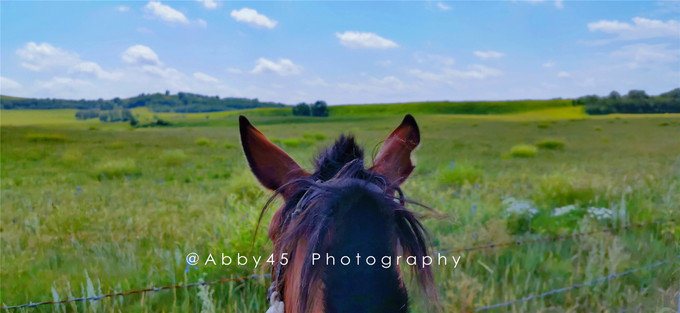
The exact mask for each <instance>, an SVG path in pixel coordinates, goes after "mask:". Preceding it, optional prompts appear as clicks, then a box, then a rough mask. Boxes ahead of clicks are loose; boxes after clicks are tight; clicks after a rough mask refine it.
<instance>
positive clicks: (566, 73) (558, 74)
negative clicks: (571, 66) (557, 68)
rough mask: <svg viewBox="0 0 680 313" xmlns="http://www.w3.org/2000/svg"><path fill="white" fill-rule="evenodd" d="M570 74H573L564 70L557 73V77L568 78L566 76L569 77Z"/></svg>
mask: <svg viewBox="0 0 680 313" xmlns="http://www.w3.org/2000/svg"><path fill="white" fill-rule="evenodd" d="M569 76H571V74H569V72H564V71H562V72H559V73H557V77H561V78H566V77H569Z"/></svg>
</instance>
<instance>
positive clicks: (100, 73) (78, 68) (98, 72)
mask: <svg viewBox="0 0 680 313" xmlns="http://www.w3.org/2000/svg"><path fill="white" fill-rule="evenodd" d="M69 72H70V73H85V74H90V75H94V76H95V77H97V78H101V79H109V80H117V79H120V78H121V77H122V76H123V75H122V73H120V72H116V73H111V72H107V71H105V70H104V69H102V67H101V66H99V64H97V63H95V62H81V63H78V64H76V65H75V66H73V67H72V68H71V69H70V70H69Z"/></svg>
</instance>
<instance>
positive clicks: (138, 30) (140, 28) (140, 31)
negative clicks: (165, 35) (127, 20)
mask: <svg viewBox="0 0 680 313" xmlns="http://www.w3.org/2000/svg"><path fill="white" fill-rule="evenodd" d="M136 30H137V32H138V33H142V34H147V35H151V34H153V31H152V30H150V29H148V28H145V27H137V29H136Z"/></svg>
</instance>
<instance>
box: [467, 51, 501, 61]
mask: <svg viewBox="0 0 680 313" xmlns="http://www.w3.org/2000/svg"><path fill="white" fill-rule="evenodd" d="M474 53H475V55H476V56H477V57H479V58H480V59H482V60H487V59H499V58H502V57H503V56H504V55H505V53H502V52H498V51H493V50H488V51H475V52H474Z"/></svg>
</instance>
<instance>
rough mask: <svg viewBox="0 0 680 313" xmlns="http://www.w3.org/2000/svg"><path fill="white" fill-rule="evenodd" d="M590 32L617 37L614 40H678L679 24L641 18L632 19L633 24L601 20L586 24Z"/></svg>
mask: <svg viewBox="0 0 680 313" xmlns="http://www.w3.org/2000/svg"><path fill="white" fill-rule="evenodd" d="M588 29H589V30H590V31H593V32H594V31H601V32H604V33H607V34H612V35H617V37H616V38H614V39H619V40H638V39H647V38H656V37H676V38H680V22H678V21H675V20H668V21H666V22H664V21H661V20H652V19H647V18H643V17H634V18H633V24H629V23H624V22H619V21H607V20H601V21H597V22H592V23H588Z"/></svg>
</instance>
